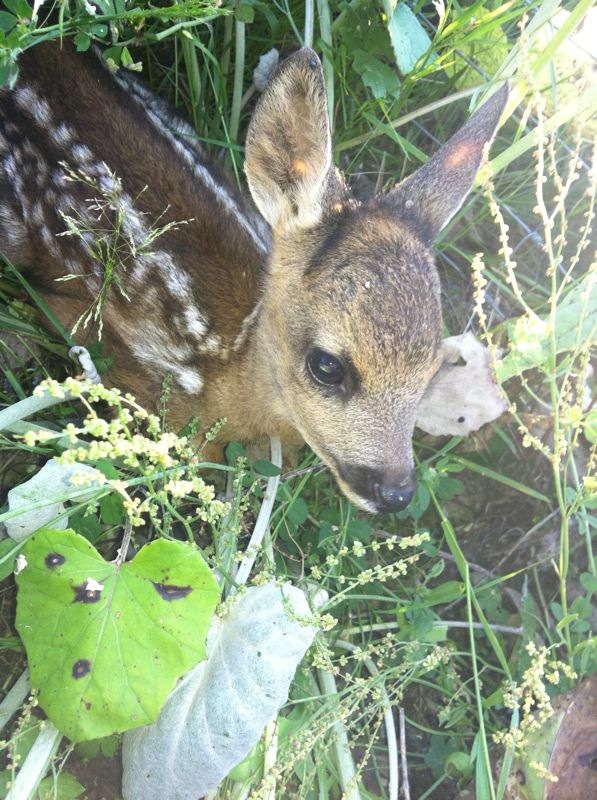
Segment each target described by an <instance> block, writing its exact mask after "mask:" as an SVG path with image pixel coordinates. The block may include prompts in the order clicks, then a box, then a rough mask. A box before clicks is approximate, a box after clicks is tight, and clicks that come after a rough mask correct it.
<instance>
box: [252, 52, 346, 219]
mask: <svg viewBox="0 0 597 800" xmlns="http://www.w3.org/2000/svg"><path fill="white" fill-rule="evenodd" d="M245 172H246V174H247V180H248V183H249V189H250V190H251V194H252V196H253V199H254V200H255V203H256V204H257V207H258V208H259V210H260V211H261V213H262V214H263V216H264V217H265V218H266V220H267V221H268V222H269V224H270V225H271V226H272V227H276V226H281V227H284V228H289V227H293V226H301V225H310V224H313V223H315V222H317V221H318V220H319V219H320V217H321V215H322V213H323V210H324V207H325V205H327V203H328V202H329V201H330V197H331V196H332V195H334V194H335V193H336V192H337V190H338V189H339V185H340V184H339V178H338V175H337V172H336V169H335V167H334V166H333V164H332V142H331V133H330V125H329V121H328V112H327V100H326V91H325V84H324V81H323V73H322V70H321V63H320V61H319V58H318V57H317V55H316V54H315V53H314V52H313V50H310V49H309V48H306V47H305V48H303V49H302V50H299V51H298V52H296V53H294V54H293V55H291V56H289V57H288V58H287V59H286V60H285V61H284V62H282V64H281V65H280V67H279V68H278V70H277V71H276V73H275V74H274V76H273V78H272V79H271V81H270V83H269V85H268V86H267V88H266V90H265V92H264V93H263V95H262V96H261V98H260V100H259V102H258V104H257V107H256V108H255V111H254V113H253V117H252V119H251V123H250V125H249V130H248V133H247V143H246V150H245Z"/></svg>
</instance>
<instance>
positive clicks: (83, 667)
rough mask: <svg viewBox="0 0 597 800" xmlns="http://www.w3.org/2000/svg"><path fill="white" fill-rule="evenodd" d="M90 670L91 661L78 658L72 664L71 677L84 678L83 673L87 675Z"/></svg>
mask: <svg viewBox="0 0 597 800" xmlns="http://www.w3.org/2000/svg"><path fill="white" fill-rule="evenodd" d="M90 672H91V661H89V660H88V659H86V658H80V659H79V660H78V661H75V663H74V664H73V669H72V676H73V678H84V677H85V675H89V673H90Z"/></svg>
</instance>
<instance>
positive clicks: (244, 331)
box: [232, 300, 261, 352]
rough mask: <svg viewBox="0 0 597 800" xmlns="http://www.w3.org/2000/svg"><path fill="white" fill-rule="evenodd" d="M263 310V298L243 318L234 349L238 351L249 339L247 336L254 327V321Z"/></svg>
mask: <svg viewBox="0 0 597 800" xmlns="http://www.w3.org/2000/svg"><path fill="white" fill-rule="evenodd" d="M260 310H261V300H260V301H259V302H258V303H257V305H256V306H255V308H254V309H253V310H252V311H251V313H250V314H247V316H246V317H245V318H244V319H243V321H242V325H241V326H240V333H239V334H238V336H237V337H236V339H235V340H234V344H233V345H232V349H233V350H234V351H235V352H236V351H238V350H240V348H241V347H242V346H243V344H244V343H245V341H246V340H247V336H248V335H249V331H250V330H251V328H252V327H253V323H254V322H255V320H256V319H257V317H258V315H259V312H260Z"/></svg>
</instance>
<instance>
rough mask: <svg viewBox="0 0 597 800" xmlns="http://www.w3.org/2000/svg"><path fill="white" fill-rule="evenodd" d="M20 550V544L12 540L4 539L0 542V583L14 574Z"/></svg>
mask: <svg viewBox="0 0 597 800" xmlns="http://www.w3.org/2000/svg"><path fill="white" fill-rule="evenodd" d="M20 549H21V545H20V544H19V542H13V540H12V539H2V541H1V542H0V581H3V580H4V578H7V577H8V576H9V575H10V574H11V573H12V571H13V569H14V565H15V558H16V557H17V553H18V552H19V550H20Z"/></svg>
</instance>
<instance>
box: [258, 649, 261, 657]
mask: <svg viewBox="0 0 597 800" xmlns="http://www.w3.org/2000/svg"><path fill="white" fill-rule="evenodd" d="M257 658H261V650H258V651H257Z"/></svg>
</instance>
